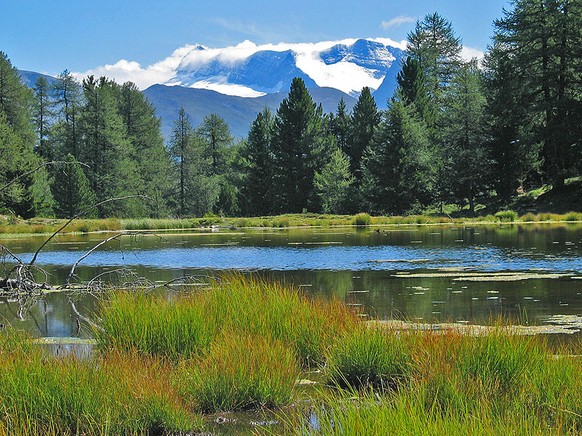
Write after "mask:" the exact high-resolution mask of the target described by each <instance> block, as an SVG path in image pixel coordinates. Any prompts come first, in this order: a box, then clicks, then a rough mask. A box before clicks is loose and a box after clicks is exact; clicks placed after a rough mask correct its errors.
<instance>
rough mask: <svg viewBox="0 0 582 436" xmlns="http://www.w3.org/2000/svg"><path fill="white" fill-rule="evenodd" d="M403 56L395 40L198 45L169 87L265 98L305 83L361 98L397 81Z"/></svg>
mask: <svg viewBox="0 0 582 436" xmlns="http://www.w3.org/2000/svg"><path fill="white" fill-rule="evenodd" d="M403 53H404V52H403V50H402V49H401V48H399V47H397V44H395V43H392V41H390V40H386V39H385V40H380V39H364V38H360V39H349V40H343V41H335V42H334V41H328V42H321V43H314V44H305V43H304V44H277V45H264V46H257V45H255V44H254V43H252V42H249V41H245V42H244V43H241V44H239V45H238V46H236V47H231V48H229V49H209V48H207V47H204V46H201V45H196V46H193V47H192V49H191V50H190V51H189V52H188V53H187V54H186V55H185V56H183V58H182V59H181V60H180V63H179V66H178V68H177V70H176V73H175V76H174V77H172V78H171V79H169V80H168V81H166V82H165V84H167V85H180V86H184V87H189V88H198V89H213V90H216V91H218V92H221V93H223V94H227V95H235V96H242V97H259V96H261V95H265V94H271V93H275V92H282V91H285V90H286V89H288V87H289V85H290V83H291V80H292V79H293V77H301V78H302V79H303V80H304V81H305V83H306V85H307V87H308V88H314V87H329V88H335V89H338V90H340V91H342V92H344V93H346V94H350V95H357V94H358V93H359V92H360V91H361V89H362V88H363V87H364V86H367V87H369V88H371V89H372V90H376V89H378V88H380V87H381V86H382V84H383V82H384V79H385V78H386V77H394V72H393V71H392V70H397V69H399V68H400V63H399V60H400V59H401V58H402V55H403Z"/></svg>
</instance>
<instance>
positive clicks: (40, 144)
mask: <svg viewBox="0 0 582 436" xmlns="http://www.w3.org/2000/svg"><path fill="white" fill-rule="evenodd" d="M34 97H35V102H34V110H33V115H34V124H35V128H36V136H37V147H36V151H37V154H38V155H39V156H40V157H41V158H43V159H45V160H47V161H52V160H54V151H53V150H52V147H51V143H50V140H49V131H50V121H51V118H52V117H53V115H54V114H53V110H52V106H53V102H52V100H51V98H50V97H51V96H50V87H49V85H48V83H47V81H46V79H45V78H44V77H42V76H40V77H39V78H38V79H37V80H36V83H35V86H34Z"/></svg>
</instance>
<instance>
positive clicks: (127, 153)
mask: <svg viewBox="0 0 582 436" xmlns="http://www.w3.org/2000/svg"><path fill="white" fill-rule="evenodd" d="M83 92H84V97H85V100H86V103H85V105H84V106H83V109H82V111H81V113H80V118H79V136H80V150H79V159H78V160H79V161H80V162H83V163H85V164H86V165H88V169H87V177H88V179H89V184H90V186H91V189H92V191H93V192H94V193H95V195H96V197H97V200H98V201H99V202H102V201H104V200H107V199H112V198H118V197H123V196H127V195H135V194H137V192H138V190H137V186H138V185H139V179H138V173H137V165H136V162H135V161H132V160H131V143H130V142H129V140H128V138H127V135H126V131H125V127H124V125H123V120H122V119H121V116H120V115H119V112H118V110H117V101H116V99H115V93H114V90H113V86H112V84H111V82H109V81H108V80H107V79H105V78H103V77H102V78H100V79H98V80H95V78H94V77H92V76H90V77H88V78H87V79H85V80H84V81H83ZM137 207H138V203H137V202H135V200H134V202H128V201H119V202H108V203H105V204H103V205H101V206H99V209H98V214H99V216H100V217H110V216H134V215H135V213H136V211H137V210H136V209H137Z"/></svg>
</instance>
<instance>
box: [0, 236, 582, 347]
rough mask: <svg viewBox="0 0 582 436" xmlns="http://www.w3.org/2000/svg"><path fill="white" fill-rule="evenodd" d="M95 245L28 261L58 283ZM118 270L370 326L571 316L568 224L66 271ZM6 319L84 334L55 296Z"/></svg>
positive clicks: (83, 307)
mask: <svg viewBox="0 0 582 436" xmlns="http://www.w3.org/2000/svg"><path fill="white" fill-rule="evenodd" d="M104 238H105V236H103V235H82V236H59V237H58V239H57V240H56V241H55V242H54V243H51V244H50V245H49V246H47V249H46V250H45V251H43V253H42V254H41V256H40V257H39V259H38V262H39V265H41V266H42V267H43V268H44V269H45V270H46V271H47V272H48V273H49V278H48V281H49V282H50V283H55V284H58V283H63V282H64V281H65V280H66V277H67V275H68V273H69V270H70V267H71V265H72V264H73V263H74V262H76V261H77V260H78V259H79V258H80V257H81V255H82V254H83V253H84V252H85V251H87V250H89V249H90V248H92V247H93V246H94V245H95V244H96V243H97V242H99V241H101V240H102V239H104ZM42 241H43V238H42V237H32V238H16V239H14V240H4V241H2V243H4V244H5V245H7V246H8V247H9V248H10V249H11V250H14V251H15V252H16V253H18V254H19V256H21V257H23V258H24V259H27V258H29V257H30V256H31V253H33V252H34V251H35V249H36V247H38V245H39V244H40V243H41V242H42ZM120 268H121V269H122V270H125V269H127V268H129V269H131V271H132V273H133V274H135V275H137V276H139V277H145V278H147V279H148V280H150V281H151V282H157V283H161V282H168V281H171V280H174V279H176V278H178V277H182V276H187V275H195V274H202V275H205V274H218V273H220V272H221V271H224V270H233V269H234V270H242V271H245V272H246V273H257V274H260V275H262V276H265V277H267V278H271V279H275V280H280V281H284V282H291V283H293V284H295V285H298V286H301V288H302V289H303V290H304V291H305V292H306V293H309V294H313V295H316V296H321V297H325V298H331V297H335V298H339V299H341V300H342V301H345V302H346V303H348V304H351V305H352V306H353V307H354V308H357V309H359V310H361V311H362V312H364V313H366V314H369V315H370V316H374V317H379V318H381V319H388V318H395V317H396V318H406V319H418V320H423V321H430V322H432V321H470V322H487V321H490V320H491V318H492V317H497V316H508V317H512V318H514V319H515V318H519V319H521V320H522V321H524V322H526V321H527V320H529V321H531V322H543V321H544V320H545V319H548V318H549V317H550V316H552V315H579V314H580V313H581V312H582V280H580V277H581V276H582V226H579V225H578V226H573V225H559V226H552V225H530V226H483V227H436V226H435V227H421V228H410V227H408V228H406V227H399V228H380V229H377V230H364V231H356V230H353V229H327V230H326V229H300V230H298V229H283V230H252V231H245V232H243V231H235V232H228V231H223V232H219V233H190V234H185V233H174V234H162V235H143V236H138V237H135V236H133V237H124V238H121V239H120V240H119V241H113V242H112V243H111V244H109V245H107V246H104V247H102V248H101V249H100V250H99V251H97V252H95V253H93V254H92V255H91V256H89V257H88V258H87V259H85V260H84V261H83V262H82V263H81V264H80V265H79V267H77V269H76V271H75V272H76V275H77V280H78V281H80V282H87V281H89V280H91V279H92V278H94V277H95V276H97V275H100V274H103V276H102V277H103V279H104V280H106V281H107V280H113V281H114V282H115V284H122V283H123V280H124V279H123V277H121V278H120V274H118V273H117V270H118V269H120ZM449 271H450V272H451V274H446V272H449ZM532 271H535V272H536V274H535V275H530V276H527V277H525V278H524V277H521V278H519V277H518V278H517V279H515V278H514V279H515V280H513V281H507V280H501V278H500V276H499V273H500V272H509V273H512V274H513V273H523V272H527V273H531V272H532ZM113 272H115V273H113ZM475 272H476V273H479V274H489V276H488V277H487V279H486V280H482V281H467V280H463V277H462V276H463V274H467V273H475ZM134 279H135V278H132V279H131V280H134ZM125 280H126V281H128V280H129V279H128V278H127V277H126V278H125ZM77 307H78V308H79V310H80V311H81V312H83V313H92V312H93V311H94V310H95V308H96V299H95V298H94V297H92V296H84V297H82V298H81V300H80V301H79V302H77ZM15 313H16V315H15ZM17 314H18V310H17V309H16V307H15V302H9V301H4V302H0V316H2V317H3V318H4V321H5V322H8V323H16V324H19V325H22V326H25V327H26V328H27V329H29V330H31V331H34V332H38V334H40V335H42V336H74V335H81V336H84V335H88V334H89V332H87V331H83V330H81V331H80V332H78V331H77V330H78V328H79V323H78V321H77V317H76V315H75V314H74V313H73V312H72V310H71V307H70V304H69V302H68V296H67V295H64V294H50V295H47V296H45V297H44V298H43V299H42V300H41V301H40V302H39V303H38V304H36V305H35V306H34V307H33V308H32V309H31V310H30V317H29V318H28V319H26V320H25V321H20V320H19V319H18V316H17Z"/></svg>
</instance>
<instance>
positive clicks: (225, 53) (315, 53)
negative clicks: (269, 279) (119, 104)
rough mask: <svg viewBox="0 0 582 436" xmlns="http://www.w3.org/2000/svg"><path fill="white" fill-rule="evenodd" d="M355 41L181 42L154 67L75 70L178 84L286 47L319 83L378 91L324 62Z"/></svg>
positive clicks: (127, 64)
mask: <svg viewBox="0 0 582 436" xmlns="http://www.w3.org/2000/svg"><path fill="white" fill-rule="evenodd" d="M399 18H406V17H399ZM370 40H371V41H375V42H379V43H381V44H384V45H386V46H391V47H396V48H399V49H402V50H404V49H406V41H400V42H397V41H393V40H391V39H389V38H370ZM356 41H357V38H347V39H343V40H339V41H322V42H317V43H295V44H291V43H278V44H260V45H257V44H255V43H254V42H252V41H248V40H247V41H243V42H241V43H240V44H237V45H235V46H230V47H224V48H209V47H204V46H200V45H185V46H183V47H180V48H178V49H176V50H174V52H173V53H172V54H171V55H170V56H168V57H166V58H165V59H163V60H161V61H159V62H156V63H154V64H152V65H148V66H142V65H140V64H139V63H138V62H135V61H129V60H125V59H122V60H119V61H117V62H116V63H114V64H107V65H103V66H99V67H96V68H93V69H90V70H88V71H85V72H78V73H74V75H75V76H76V77H77V78H79V79H82V78H84V77H86V76H87V75H94V76H97V77H100V76H106V77H109V78H112V79H114V80H115V81H117V82H118V83H124V82H127V81H131V82H134V83H135V84H136V85H137V86H138V87H139V88H140V89H145V88H147V87H149V86H151V85H154V84H157V83H162V84H169V85H177V84H179V83H178V82H179V81H180V80H182V78H183V77H182V76H180V77H177V78H176V75H177V71H179V70H182V71H185V72H186V73H187V72H188V71H189V70H195V69H197V68H199V67H201V66H204V65H206V64H208V63H210V62H212V61H215V60H216V61H219V62H221V63H224V64H230V65H234V64H236V63H238V62H241V61H244V60H245V59H246V58H248V57H249V56H251V55H253V54H254V53H256V52H258V51H263V50H272V51H278V52H282V51H287V50H290V51H292V52H293V55H294V56H295V58H296V63H297V66H298V68H300V69H301V70H303V71H304V72H305V74H307V75H308V76H309V77H311V78H312V79H313V80H314V81H315V82H316V83H317V84H318V85H319V86H329V87H333V88H337V89H340V90H342V91H344V92H347V93H350V92H359V91H360V90H361V89H362V88H363V87H364V86H369V87H370V88H372V89H376V88H378V86H380V84H381V81H382V79H381V78H375V77H374V75H373V71H370V70H368V69H366V68H363V67H359V66H357V65H355V64H352V63H348V62H338V63H336V64H332V65H326V64H325V63H324V62H323V61H322V60H321V58H320V56H319V54H320V53H321V52H322V51H324V50H327V49H329V48H331V47H333V46H334V45H337V44H344V45H352V44H354V43H355V42H356ZM483 55H484V53H483V52H482V51H481V50H477V49H474V48H470V47H464V48H463V52H462V57H463V58H464V59H472V58H474V57H477V58H478V59H482V58H483ZM183 86H191V87H197V88H204V89H212V90H215V91H218V92H221V93H224V94H229V95H238V96H244V97H257V96H259V95H261V93H259V92H257V91H255V90H253V89H251V88H248V87H244V86H240V85H234V84H231V83H228V81H227V80H226V79H225V78H213V79H210V80H204V81H198V82H195V83H192V82H190V83H184V84H183Z"/></svg>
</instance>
